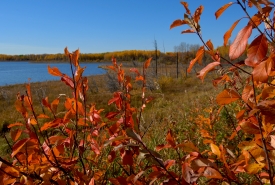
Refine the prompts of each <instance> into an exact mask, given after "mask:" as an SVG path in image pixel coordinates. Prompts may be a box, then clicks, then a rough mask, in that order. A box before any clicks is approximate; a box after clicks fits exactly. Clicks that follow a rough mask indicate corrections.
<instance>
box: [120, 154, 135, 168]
mask: <svg viewBox="0 0 275 185" xmlns="http://www.w3.org/2000/svg"><path fill="white" fill-rule="evenodd" d="M133 163H134V161H133V154H132V152H131V151H130V150H125V151H124V153H123V154H122V164H123V165H130V166H132V165H133Z"/></svg>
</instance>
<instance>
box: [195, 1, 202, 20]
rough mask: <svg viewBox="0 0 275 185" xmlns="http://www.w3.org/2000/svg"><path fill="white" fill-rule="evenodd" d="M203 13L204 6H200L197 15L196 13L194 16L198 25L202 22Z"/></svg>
mask: <svg viewBox="0 0 275 185" xmlns="http://www.w3.org/2000/svg"><path fill="white" fill-rule="evenodd" d="M202 11H203V6H202V5H200V6H199V8H197V9H196V11H195V13H194V15H193V17H194V21H195V22H196V23H199V21H200V16H201V14H202Z"/></svg>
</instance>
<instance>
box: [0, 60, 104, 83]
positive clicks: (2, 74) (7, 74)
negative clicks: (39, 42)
mask: <svg viewBox="0 0 275 185" xmlns="http://www.w3.org/2000/svg"><path fill="white" fill-rule="evenodd" d="M106 64H107V63H81V64H80V66H81V67H84V66H86V69H85V71H84V74H83V75H84V76H88V75H98V74H104V73H105V70H103V69H101V68H98V66H99V65H106ZM48 65H50V67H58V68H59V70H60V71H61V72H62V73H66V74H68V75H69V76H71V71H70V64H69V63H29V62H14V61H13V62H0V86H4V85H12V84H21V83H26V82H28V79H29V78H30V79H31V82H42V81H47V80H60V77H57V76H52V75H50V74H49V73H48Z"/></svg>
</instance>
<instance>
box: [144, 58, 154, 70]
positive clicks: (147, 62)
mask: <svg viewBox="0 0 275 185" xmlns="http://www.w3.org/2000/svg"><path fill="white" fill-rule="evenodd" d="M151 60H152V57H151V58H149V59H148V60H146V62H145V63H144V69H147V68H148V67H149V66H150V62H151Z"/></svg>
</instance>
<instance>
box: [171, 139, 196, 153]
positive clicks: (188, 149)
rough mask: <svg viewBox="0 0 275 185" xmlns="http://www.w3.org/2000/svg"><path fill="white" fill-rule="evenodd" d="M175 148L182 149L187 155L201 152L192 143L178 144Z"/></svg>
mask: <svg viewBox="0 0 275 185" xmlns="http://www.w3.org/2000/svg"><path fill="white" fill-rule="evenodd" d="M175 148H182V150H183V151H184V152H187V153H190V152H198V151H199V149H198V148H197V147H196V146H195V145H194V144H193V143H192V142H191V141H187V142H185V143H181V144H178V145H177V146H175Z"/></svg>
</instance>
